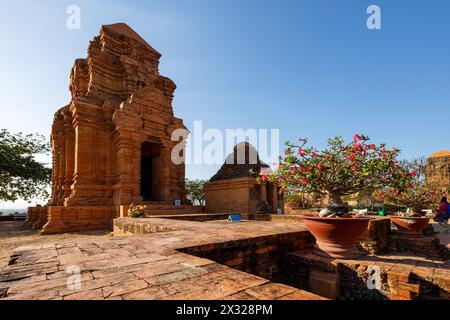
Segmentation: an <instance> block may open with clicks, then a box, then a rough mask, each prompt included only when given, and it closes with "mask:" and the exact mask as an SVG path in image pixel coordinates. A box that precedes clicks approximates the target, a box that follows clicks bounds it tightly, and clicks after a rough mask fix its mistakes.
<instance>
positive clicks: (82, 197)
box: [30, 23, 186, 233]
mask: <svg viewBox="0 0 450 320" xmlns="http://www.w3.org/2000/svg"><path fill="white" fill-rule="evenodd" d="M160 57H161V55H160V54H159V53H158V52H157V51H156V50H155V49H153V48H152V47H151V46H150V45H149V44H148V43H147V42H145V40H143V39H142V38H141V37H140V36H139V35H138V34H137V33H136V32H135V31H133V30H132V29H131V28H130V27H129V26H127V25H126V24H123V23H118V24H113V25H107V26H103V27H102V28H101V30H100V35H99V36H97V37H95V38H94V39H93V40H92V41H91V43H90V45H89V48H88V56H87V58H86V59H78V60H76V61H75V64H74V66H73V68H72V72H71V76H70V91H71V94H72V100H71V102H70V104H68V105H67V106H65V107H63V108H61V109H59V110H58V111H57V112H56V114H55V117H54V122H53V126H52V134H51V144H52V153H53V181H52V197H51V201H50V202H49V206H48V208H45V207H44V208H41V209H39V208H38V209H31V210H30V212H31V211H33V210H37V211H45V212H47V213H48V219H45V218H44V217H41V220H42V221H41V222H40V223H38V227H40V225H41V224H44V223H46V224H45V226H44V227H43V231H44V233H52V232H62V231H73V230H86V229H95V228H101V227H105V226H109V225H110V224H111V222H112V219H113V217H114V216H115V215H117V214H118V212H119V210H120V206H122V205H129V204H130V203H132V202H142V201H152V202H158V203H173V201H174V200H175V199H181V200H184V199H185V195H186V192H185V186H184V177H185V172H184V170H185V168H184V165H175V164H173V162H172V161H171V152H172V148H173V146H175V145H176V144H177V143H178V142H176V141H171V134H172V132H173V130H175V129H178V128H184V125H183V121H182V120H181V119H179V118H176V117H175V116H174V113H173V110H172V99H173V93H174V90H175V88H176V86H175V84H174V83H173V82H172V80H170V79H169V78H166V77H163V76H161V75H160V74H159V72H158V64H159V59H160ZM41 215H42V216H44V213H42V214H41ZM44 220H45V221H44ZM46 220H48V221H46ZM35 227H36V225H35Z"/></svg>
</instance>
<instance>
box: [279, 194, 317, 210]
mask: <svg viewBox="0 0 450 320" xmlns="http://www.w3.org/2000/svg"><path fill="white" fill-rule="evenodd" d="M321 198H322V196H321V195H319V194H317V195H314V194H309V193H301V192H300V193H291V192H287V193H285V194H284V202H285V203H286V205H287V206H289V207H298V208H303V209H309V208H313V207H314V205H315V204H316V202H317V201H319V200H321Z"/></svg>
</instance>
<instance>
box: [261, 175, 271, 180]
mask: <svg viewBox="0 0 450 320" xmlns="http://www.w3.org/2000/svg"><path fill="white" fill-rule="evenodd" d="M261 179H262V181H267V180H269V177H268V176H267V175H263V176H261Z"/></svg>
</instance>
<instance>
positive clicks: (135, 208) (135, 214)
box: [128, 204, 147, 218]
mask: <svg viewBox="0 0 450 320" xmlns="http://www.w3.org/2000/svg"><path fill="white" fill-rule="evenodd" d="M128 216H129V217H130V218H146V217H147V214H146V213H145V206H139V205H134V204H131V206H130V208H129V209H128Z"/></svg>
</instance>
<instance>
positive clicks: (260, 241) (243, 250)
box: [180, 231, 315, 280]
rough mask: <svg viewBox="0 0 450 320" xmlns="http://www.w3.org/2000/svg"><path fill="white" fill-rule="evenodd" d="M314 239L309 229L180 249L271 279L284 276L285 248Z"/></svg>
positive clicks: (307, 245)
mask: <svg viewBox="0 0 450 320" xmlns="http://www.w3.org/2000/svg"><path fill="white" fill-rule="evenodd" d="M314 243H315V240H314V238H313V237H312V236H311V234H310V233H309V232H307V231H301V232H294V233H285V234H275V235H272V236H264V237H257V238H251V239H246V240H239V241H232V242H224V243H216V244H208V245H203V246H196V247H190V248H185V249H182V250H180V251H182V252H185V253H189V254H192V255H195V256H199V257H202V258H207V259H210V260H214V261H216V262H218V263H221V264H224V265H226V266H228V267H232V268H234V269H237V270H240V271H244V272H247V273H251V274H254V275H256V276H259V277H263V278H266V279H269V280H274V279H282V278H284V275H283V273H285V272H286V270H285V269H284V266H285V259H286V253H287V252H290V251H295V250H303V249H308V248H312V246H313V245H314Z"/></svg>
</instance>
